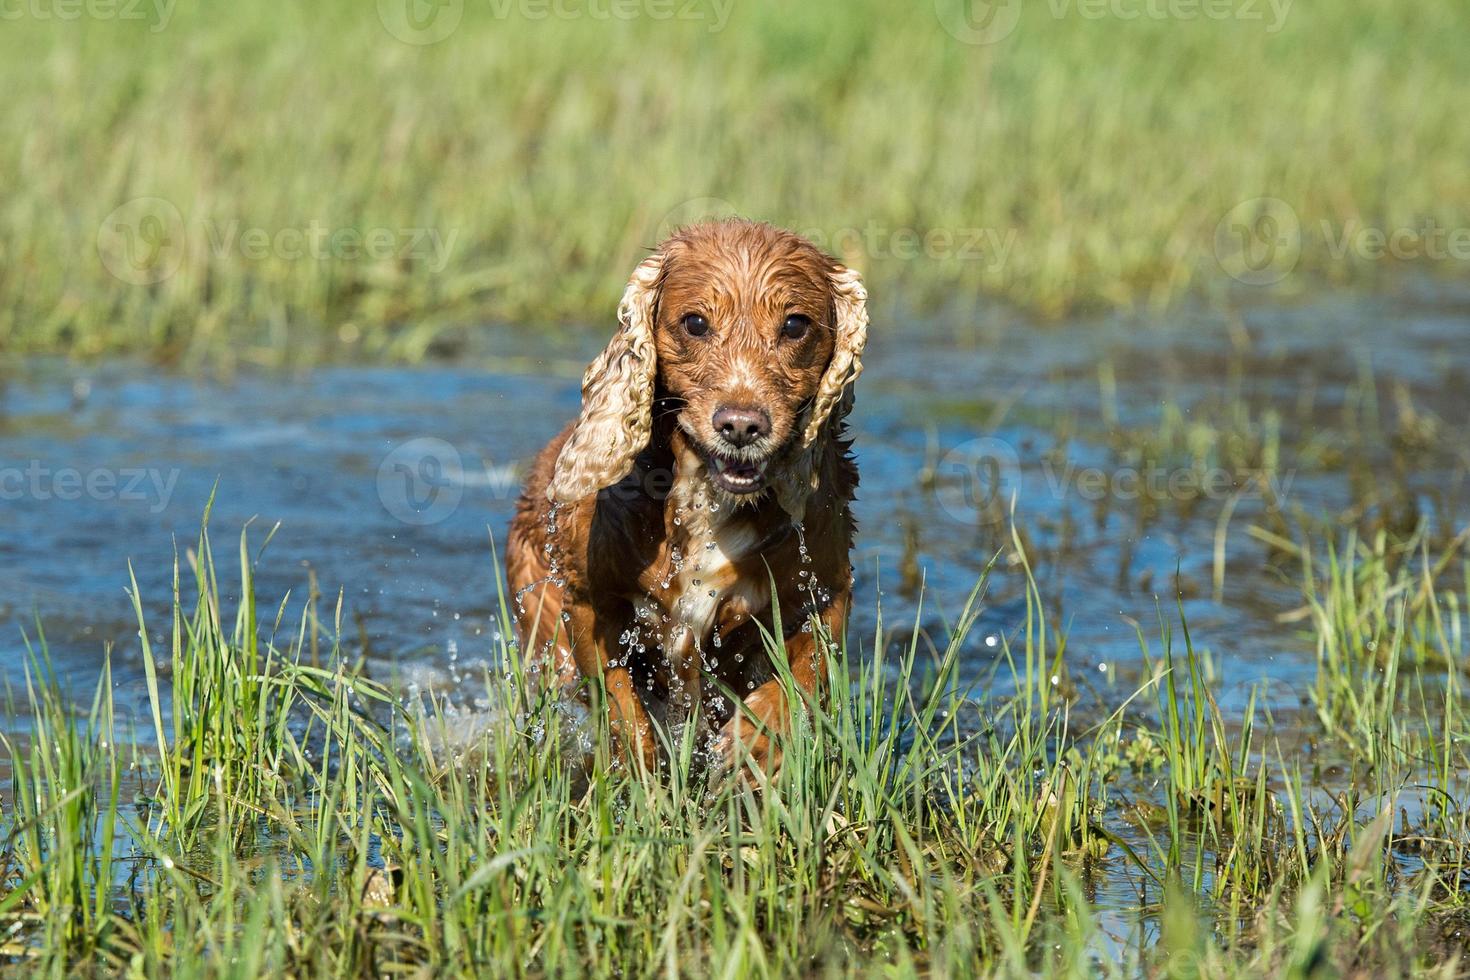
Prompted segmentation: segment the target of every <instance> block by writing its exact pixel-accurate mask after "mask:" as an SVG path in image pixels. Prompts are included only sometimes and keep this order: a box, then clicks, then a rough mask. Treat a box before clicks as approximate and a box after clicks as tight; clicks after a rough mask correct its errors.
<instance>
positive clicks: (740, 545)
mask: <svg viewBox="0 0 1470 980" xmlns="http://www.w3.org/2000/svg"><path fill="white" fill-rule="evenodd" d="M684 462H685V463H686V465H685V466H681V468H680V479H679V480H678V481H676V482H675V484H674V488H673V493H672V499H673V502H674V505H675V520H676V521H678V524H677V525H676V529H677V530H678V531H679V532H682V533H676V534H675V535H674V537H675V539H676V540H679V541H681V543H682V544H681V547H680V548H677V549H675V550H674V551H673V552H672V554H671V559H670V566H671V567H670V573H669V576H668V581H669V586H670V591H671V592H672V593H673V602H672V604H671V607H670V609H669V612H670V617H671V623H670V626H671V630H670V634H671V636H670V639H678V638H679V636H678V634H683V635H684V636H685V637H689V638H692V639H693V641H694V643H695V645H696V647H698V648H701V649H706V650H707V649H708V648H709V641H710V639H711V633H712V632H713V630H714V628H715V625H716V623H717V622H718V617H719V614H720V610H721V608H722V606H723V605H724V604H725V603H727V602H730V601H736V602H738V603H739V604H740V605H741V606H742V607H743V608H744V610H745V611H746V613H747V614H754V613H755V612H757V611H759V610H761V609H763V608H765V605H766V603H767V601H768V600H769V593H770V589H769V586H768V583H767V582H766V581H765V579H763V578H761V577H759V576H753V575H745V576H742V574H741V572H740V570H739V569H738V568H737V563H738V562H741V561H743V560H745V559H747V558H749V557H750V556H751V554H752V552H753V551H754V550H755V549H756V547H757V546H758V545H759V544H760V535H759V532H758V531H757V528H756V526H755V524H754V523H753V522H752V521H751V519H750V518H749V517H748V516H747V515H746V514H744V513H742V512H741V509H740V508H739V507H738V506H736V504H735V503H734V502H732V501H730V500H729V499H728V498H727V499H725V500H723V501H722V500H720V499H718V497H716V495H715V494H713V493H712V492H711V491H710V485H709V481H708V480H707V479H706V478H705V475H704V471H703V463H701V462H697V461H693V460H689V461H684ZM688 463H693V465H687V464H688ZM686 474H687V476H686ZM717 642H718V641H716V645H717ZM678 645H679V644H677V643H676V646H678Z"/></svg>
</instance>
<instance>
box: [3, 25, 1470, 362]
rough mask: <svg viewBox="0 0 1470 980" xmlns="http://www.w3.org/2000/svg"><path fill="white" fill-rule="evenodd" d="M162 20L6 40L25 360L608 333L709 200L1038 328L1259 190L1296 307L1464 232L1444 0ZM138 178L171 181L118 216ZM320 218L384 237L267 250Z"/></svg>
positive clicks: (875, 274)
mask: <svg viewBox="0 0 1470 980" xmlns="http://www.w3.org/2000/svg"><path fill="white" fill-rule="evenodd" d="M103 6H104V7H105V6H106V5H103ZM160 6H162V7H167V10H168V15H167V16H166V17H165V16H163V15H161V14H158V13H149V11H153V10H156V9H159V7H156V6H154V5H133V4H121V5H119V9H124V8H126V9H130V10H142V11H143V12H145V13H148V15H147V16H140V17H139V18H138V19H132V18H129V17H122V16H118V17H106V16H92V15H87V14H84V15H82V16H80V17H78V18H76V19H64V18H61V17H58V16H42V15H41V14H37V13H35V11H37V10H39V11H42V12H43V13H44V12H45V11H48V10H50V9H51V7H50V6H49V5H47V4H44V3H41V4H25V5H19V6H17V7H16V11H17V12H18V15H17V16H15V17H7V19H6V21H5V29H4V31H3V32H0V81H3V82H4V85H5V90H6V95H7V97H6V98H5V99H4V100H3V102H0V177H3V178H4V180H5V184H6V186H7V188H8V191H7V194H6V197H5V200H4V202H3V203H0V344H4V345H5V346H6V347H9V348H11V349H18V350H23V351H58V350H64V351H70V352H75V353H81V354H97V353H102V352H107V351H117V350H133V351H139V350H141V351H151V352H154V353H157V354H159V355H160V356H164V357H170V358H178V359H184V360H191V359H199V358H206V357H207V358H210V359H223V360H229V359H240V360H247V361H250V360H263V361H269V362H273V363H287V362H290V363H298V362H299V361H300V359H302V358H303V357H308V356H314V355H322V354H326V353H332V352H336V353H342V352H347V353H352V354H360V355H366V356H385V357H394V358H406V359H412V358H417V357H422V356H424V355H425V354H427V353H430V352H433V351H436V350H444V349H447V346H446V345H448V344H451V343H454V342H456V341H457V340H458V339H459V338H460V337H461V336H462V335H461V334H460V333H459V332H457V331H456V330H455V329H454V328H455V326H456V325H463V324H481V323H484V322H486V321H490V322H507V321H508V322H516V323H526V322H534V323H541V324H545V323H549V322H559V321H563V320H575V321H584V322H585V321H598V322H600V321H603V320H605V319H607V317H608V315H609V311H610V310H611V308H612V306H613V304H614V302H615V300H616V296H617V294H618V290H619V288H620V285H619V280H620V278H621V277H622V276H624V275H625V274H626V272H627V271H628V270H629V269H630V268H631V267H632V265H633V264H634V263H635V261H636V260H637V258H638V257H639V256H640V255H641V254H642V251H643V249H645V248H646V247H648V246H650V245H652V244H653V243H654V242H655V241H656V239H657V237H658V235H659V233H660V230H661V229H664V228H666V227H667V226H668V224H669V223H670V222H677V221H678V220H683V219H689V218H694V217H698V216H700V214H701V213H703V212H704V211H707V210H711V209H713V210H720V209H722V208H723V207H724V206H725V205H724V204H719V203H713V202H711V201H710V199H718V200H719V201H723V202H725V203H726V204H728V205H729V206H731V207H733V208H734V209H736V210H738V211H740V212H742V213H744V214H747V215H749V216H753V217H758V218H765V219H769V220H773V221H776V222H779V223H782V224H785V225H788V226H791V227H793V228H795V229H798V230H801V231H805V232H809V233H812V234H813V235H814V237H816V238H818V239H820V240H821V241H822V243H823V244H826V245H827V246H828V247H830V248H831V249H833V250H834V251H836V252H838V253H840V254H841V255H842V256H843V257H844V258H846V259H848V260H849V261H850V262H852V263H853V264H855V265H857V266H859V267H861V268H862V269H864V270H865V272H866V273H867V275H868V277H869V280H870V282H871V285H872V286H873V287H874V288H873V294H874V296H875V297H878V298H879V299H880V300H881V301H882V302H883V303H885V304H889V305H895V304H901V305H904V306H916V305H924V304H926V303H929V302H942V303H945V304H948V305H953V304H956V303H958V304H960V305H961V306H962V307H963V306H964V305H966V304H969V303H972V302H975V301H977V300H978V298H979V297H981V296H995V297H1001V298H1003V299H1005V300H1008V301H1013V302H1015V303H1019V304H1021V305H1023V306H1025V307H1028V308H1030V309H1033V310H1037V311H1040V312H1042V313H1045V314H1061V313H1064V312H1066V311H1068V310H1071V309H1075V308H1077V307H1079V306H1097V305H1105V306H1112V305H1122V306H1135V305H1159V304H1164V303H1169V302H1171V301H1174V300H1176V299H1178V298H1179V297H1181V296H1182V295H1185V294H1188V293H1191V292H1194V291H1205V292H1214V291H1215V290H1216V289H1217V287H1220V286H1221V285H1222V284H1223V285H1229V284H1231V282H1232V281H1231V280H1230V279H1229V278H1228V277H1227V276H1226V275H1225V274H1224V272H1223V271H1222V268H1221V266H1220V264H1219V262H1218V261H1217V256H1216V254H1215V240H1216V232H1217V229H1218V228H1219V227H1220V224H1221V221H1222V219H1224V218H1225V216H1226V215H1227V214H1228V213H1230V212H1231V210H1232V208H1234V207H1235V206H1236V205H1238V204H1240V203H1241V202H1245V201H1250V200H1254V199H1257V198H1261V197H1272V198H1278V199H1280V200H1282V201H1284V202H1286V203H1287V204H1288V205H1289V206H1290V208H1291V209H1292V210H1293V212H1294V213H1295V215H1296V216H1297V218H1298V219H1299V222H1300V231H1301V239H1302V255H1301V259H1300V262H1299V263H1296V264H1295V265H1291V266H1290V269H1289V271H1290V274H1289V275H1287V277H1286V278H1285V279H1284V281H1283V282H1282V283H1281V285H1280V288H1281V289H1284V290H1285V291H1286V292H1288V293H1292V292H1300V291H1301V290H1302V289H1303V288H1304V287H1305V286H1306V284H1308V283H1311V282H1313V281H1317V280H1326V281H1329V282H1342V281H1352V280H1360V279H1368V280H1372V279H1373V278H1374V277H1376V276H1378V275H1379V274H1381V273H1382V272H1383V270H1385V269H1387V268H1389V267H1391V266H1392V265H1394V264H1395V262H1394V261H1393V260H1379V259H1376V258H1374V257H1373V256H1371V255H1365V254H1363V253H1361V251H1353V250H1350V251H1349V253H1348V254H1346V255H1337V254H1334V252H1335V248H1334V244H1333V243H1334V242H1335V241H1337V240H1339V239H1341V237H1342V236H1343V234H1344V233H1346V232H1350V231H1351V230H1352V229H1353V228H1354V227H1366V228H1369V229H1379V230H1382V231H1384V232H1385V233H1387V232H1392V231H1394V230H1396V229H1401V228H1408V229H1416V230H1420V231H1423V230H1424V229H1425V227H1426V223H1429V224H1430V225H1431V226H1432V227H1434V228H1438V229H1442V230H1444V231H1446V232H1448V231H1451V230H1455V229H1463V228H1464V227H1465V226H1466V223H1467V221H1470V214H1467V211H1466V204H1465V202H1466V201H1470V175H1467V171H1466V168H1465V167H1464V166H1463V163H1464V161H1465V160H1466V159H1470V125H1467V123H1466V119H1465V114H1464V113H1463V112H1462V111H1461V103H1462V101H1463V100H1462V98H1461V94H1462V86H1461V71H1460V65H1461V61H1462V58H1461V53H1462V52H1461V48H1462V45H1461V43H1460V42H1461V39H1462V38H1463V37H1464V36H1465V33H1466V31H1467V29H1470V20H1467V16H1470V15H1467V9H1466V7H1465V6H1464V5H1463V4H1461V3H1458V2H1456V0H1424V2H1419V3H1413V4H1405V3H1393V2H1389V0H1343V2H1338V3H1311V4H1308V3H1298V4H1294V5H1290V6H1289V8H1288V9H1287V10H1286V11H1285V17H1284V18H1283V19H1282V20H1281V21H1280V22H1279V24H1277V23H1276V19H1275V17H1274V15H1271V14H1270V13H1269V8H1270V6H1271V5H1268V4H1266V3H1260V4H1253V5H1247V4H1244V3H1242V4H1238V5H1237V7H1239V8H1241V9H1242V10H1251V9H1254V10H1258V11H1260V12H1261V13H1262V14H1263V16H1262V18H1261V19H1253V18H1250V17H1229V18H1225V19H1223V20H1217V19H1212V18H1207V17H1203V16H1200V17H1195V18H1193V19H1181V18H1171V17H1166V18H1163V19H1160V18H1156V17H1152V16H1139V17H1135V18H1131V19H1129V18H1125V17H1119V16H1112V15H1106V16H1100V17H1099V16H1095V15H1089V14H1086V13H1084V12H1083V10H1082V5H1062V4H1051V3H1049V4H1041V3H1028V4H1025V5H1024V7H1023V8H1022V18H1021V21H1020V23H1019V25H1018V26H1017V27H1016V29H1015V31H1014V32H1013V33H1011V34H1010V35H1009V36H1007V37H1005V38H1004V39H1003V40H1000V41H998V42H997V43H994V44H987V45H972V44H966V43H962V42H961V41H959V40H956V39H955V38H954V37H953V36H951V34H950V33H948V32H947V31H946V30H945V29H944V27H943V26H942V21H943V20H944V19H945V18H947V17H949V16H950V15H955V14H959V13H962V12H963V10H962V8H963V7H964V6H965V5H964V4H962V3H960V2H959V0H956V2H955V3H953V4H951V3H949V0H941V3H940V4H939V6H938V8H937V9H936V6H935V5H934V4H930V3H922V4H919V5H917V6H914V5H894V4H885V3H880V2H878V0H858V2H856V3H843V4H838V3H835V2H830V0H818V2H811V3H805V4H800V5H790V4H778V5H769V4H753V3H745V2H743V0H737V2H735V3H734V4H732V5H731V6H730V8H729V10H728V11H727V13H728V16H727V17H726V18H725V19H724V20H723V21H720V20H718V19H717V15H716V8H715V5H714V4H713V3H699V2H695V3H693V4H685V3H681V4H677V5H675V6H677V7H680V8H681V9H692V11H693V12H694V13H695V14H697V15H698V16H696V17H683V16H676V17H671V18H667V19H659V18H656V17H654V16H650V15H646V14H642V13H639V14H636V15H635V16H633V17H631V18H630V19H627V20H621V19H612V20H608V19H605V18H599V17H594V16H591V15H590V14H589V15H586V16H578V17H563V16H547V17H545V18H535V17H532V16H527V7H528V5H527V4H523V3H499V2H495V3H477V2H469V3H465V4H463V5H462V7H463V12H462V17H461V18H460V20H459V21H458V26H457V28H456V29H455V30H454V31H453V32H452V33H450V34H449V35H448V36H447V37H445V38H444V39H443V40H441V41H439V42H438V43H435V44H430V45H425V46H416V45H412V44H406V43H403V42H402V41H400V40H398V39H396V38H395V37H394V36H393V35H392V34H390V33H389V31H388V30H387V29H385V27H384V22H383V20H382V19H381V18H380V17H379V15H378V9H377V8H379V7H382V8H385V9H388V10H389V11H390V12H391V11H392V10H393V9H396V8H395V0H385V3H383V4H378V5H373V4H368V5H366V6H364V5H363V4H360V3H347V2H342V0H328V2H323V3H315V4H310V5H294V6H290V7H281V6H279V5H264V6H263V5H258V4H228V3H224V2H222V0H184V2H181V3H178V4H177V6H170V5H168V4H162V5H160ZM439 6H442V7H448V8H450V9H457V8H458V7H459V6H461V5H457V4H450V5H439ZM591 6H592V5H585V7H584V5H577V4H570V5H568V4H560V5H558V7H559V8H569V9H573V10H583V9H586V8H589V7H591ZM1094 6H1095V5H1089V9H1092V8H1093V7H1094ZM1123 6H1124V7H1127V8H1128V9H1134V8H1140V9H1141V8H1143V7H1144V6H1145V5H1143V4H1136V5H1131V6H1130V5H1127V4H1125V5H1123ZM1147 6H1148V7H1149V8H1150V9H1168V8H1169V5H1164V4H1151V5H1147ZM1179 6H1181V7H1182V6H1184V5H1179ZM1216 6H1218V5H1216ZM420 7H422V8H424V9H426V10H429V9H438V7H434V6H433V5H428V4H421V5H420ZM88 9H89V10H90V9H91V7H90V6H89V7H88ZM645 9H651V5H643V6H639V7H638V10H639V11H644V10H645ZM941 12H942V14H943V16H941ZM390 19H391V18H390ZM1273 26H1274V27H1279V29H1276V30H1273V29H1272V28H1273ZM716 28H717V29H716ZM143 197H146V198H156V199H161V201H163V202H166V203H165V204H158V203H157V202H155V203H154V204H153V205H132V206H130V207H127V208H124V210H123V211H122V212H117V210H116V209H118V208H119V207H120V206H124V205H126V204H127V202H130V201H134V200H135V199H137V198H143ZM701 202H703V203H701ZM109 216H111V217H109ZM175 222H176V223H175ZM1324 223H1325V224H1324ZM1355 223H1356V224H1355ZM313 228H317V229H320V230H321V231H322V232H323V233H331V232H337V231H345V232H356V233H361V234H363V235H366V234H368V233H369V232H375V231H382V232H386V233H387V234H388V236H389V239H388V240H389V242H390V243H391V244H390V246H389V247H388V248H386V249H385V250H384V253H383V254H381V255H379V256H378V257H374V258H368V257H362V256H359V255H354V254H351V253H352V249H351V248H350V247H347V246H341V245H337V246H334V245H332V244H330V243H327V244H325V245H322V246H321V247H320V248H318V249H317V251H316V252H315V253H314V252H312V251H311V250H310V247H309V246H304V245H303V244H302V243H301V242H300V241H299V240H294V239H291V238H289V237H288V238H287V239H280V238H279V237H278V236H279V235H280V234H281V233H283V232H285V233H287V235H288V236H290V235H292V234H294V233H295V232H302V233H311V232H312V229H313ZM848 229H852V230H854V232H855V233H852V234H848V233H846V230H848ZM99 232H100V233H101V234H100V240H99ZM421 233H432V234H434V235H437V236H438V244H437V245H436V244H434V242H433V241H432V239H430V238H427V237H425V236H424V235H421ZM129 236H131V238H129ZM926 236H927V237H926ZM130 248H131V249H132V251H129V249H130ZM303 248H305V249H306V252H305V254H298V252H300V251H301V250H302V249H303ZM104 256H105V257H106V258H107V259H109V260H110V261H113V262H114V269H116V268H118V266H117V265H116V262H117V261H123V262H125V263H126V264H125V265H123V266H122V267H121V269H122V272H121V275H122V279H121V280H120V279H119V278H118V277H117V275H115V274H114V273H113V272H109V270H108V266H107V263H106V262H104ZM1432 264H1438V265H1441V266H1445V265H1457V264H1456V263H1453V262H1451V261H1448V260H1447V261H1446V262H1440V263H1432ZM1288 265H1290V264H1289V263H1288ZM154 280H156V281H154Z"/></svg>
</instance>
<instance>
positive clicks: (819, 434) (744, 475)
mask: <svg viewBox="0 0 1470 980" xmlns="http://www.w3.org/2000/svg"><path fill="white" fill-rule="evenodd" d="M618 320H619V324H620V325H619V329H618V332H617V334H616V336H614V337H613V339H612V341H611V342H610V343H609V344H608V346H607V349H606V350H604V351H603V352H602V353H601V354H600V355H599V356H598V357H597V359H596V360H594V361H593V362H592V365H591V366H590V367H589V368H588V369H587V373H586V375H585V376H584V377H583V379H582V412H581V415H580V416H579V417H578V418H577V420H576V421H575V422H574V423H572V424H571V425H570V426H568V427H567V428H566V429H565V430H563V431H562V433H561V434H560V435H558V436H557V437H556V438H555V439H553V440H552V441H551V443H550V444H549V445H547V447H546V448H545V449H544V450H542V452H541V453H540V455H539V456H538V457H537V459H536V462H535V464H534V467H533V469H532V471H531V474H530V476H529V479H528V480H527V483H526V486H525V488H524V490H523V492H522V494H521V498H520V501H519V503H518V505H517V511H516V516H515V518H514V519H513V521H512V522H511V527H510V541H509V546H508V548H507V553H506V567H507V573H508V580H509V583H510V586H511V588H512V589H513V590H514V592H515V597H516V618H517V626H518V629H519V632H520V643H521V650H522V651H524V655H525V656H526V658H527V660H528V662H529V663H530V664H532V665H533V666H537V667H546V668H548V669H552V670H555V671H556V673H557V676H558V678H559V680H560V681H561V682H562V683H563V684H565V685H566V686H567V687H568V688H581V690H582V692H583V693H584V695H585V694H586V692H589V691H595V690H596V689H597V687H598V685H597V684H596V683H595V682H594V683H591V684H587V685H585V686H584V685H583V681H584V680H592V679H594V678H597V677H601V679H602V689H603V690H605V692H606V701H607V708H608V711H609V712H610V718H611V722H612V729H613V733H614V737H615V740H616V741H617V742H618V743H619V745H620V747H621V748H622V749H623V750H625V751H628V752H631V753H632V754H633V755H634V756H635V757H637V758H638V759H640V760H641V761H642V763H643V764H644V765H647V766H650V767H652V766H654V765H655V764H656V763H657V759H658V741H657V738H656V736H655V729H654V722H655V721H657V722H659V723H661V724H663V725H665V726H667V727H668V728H669V729H670V730H677V729H678V727H679V726H681V725H684V724H686V723H688V722H689V721H690V720H691V719H698V722H699V724H702V725H705V726H708V731H709V733H710V734H711V735H712V736H714V737H713V739H712V741H710V742H708V743H707V745H708V748H709V750H710V752H711V756H712V759H713V761H714V764H715V767H716V768H717V769H726V770H729V769H733V768H735V767H736V766H738V765H739V764H740V763H741V762H742V761H748V762H750V763H753V764H755V765H757V766H760V767H763V768H764V769H765V771H767V772H771V771H774V770H775V768H776V767H778V766H779V765H780V757H781V756H780V749H779V747H778V745H777V742H776V741H773V739H772V737H771V736H773V735H775V736H779V735H780V734H781V733H783V732H784V731H785V730H786V729H787V727H788V726H789V721H790V711H789V709H788V706H787V704H786V689H785V687H784V685H783V683H782V681H781V679H780V677H779V675H778V672H777V670H776V667H775V665H774V664H773V662H772V657H771V654H770V652H769V650H768V644H767V643H765V642H763V638H762V629H761V627H764V629H765V631H766V632H767V633H768V634H774V632H775V626H774V624H775V623H776V622H777V621H778V620H777V619H776V617H775V614H776V613H777V612H779V623H780V627H781V631H782V632H783V633H784V634H785V635H784V640H785V643H784V646H785V653H786V658H787V662H788V663H789V666H790V672H791V676H792V678H793V679H794V680H795V683H796V685H797V687H799V688H800V690H801V692H802V693H803V696H811V697H815V698H820V697H821V696H822V695H823V693H824V691H825V687H826V669H825V662H824V657H823V656H822V654H821V652H820V650H819V647H818V644H819V642H820V641H819V637H818V634H819V633H820V634H822V635H825V636H828V637H832V638H835V639H838V640H840V639H841V637H842V632H843V628H844V624H845V619H846V616H847V611H848V605H849V602H850V599H851V594H852V566H851V564H850V561H849V551H850V550H851V547H852V538H853V531H854V524H853V518H852V514H851V511H850V505H851V501H852V498H853V492H854V490H855V489H856V486H857V468H856V466H855V465H854V463H853V460H852V457H851V455H850V453H849V452H848V446H849V442H848V441H847V440H845V439H844V428H845V424H844V417H845V416H846V414H847V412H848V409H849V407H850V406H851V404H852V384H853V382H854V381H855V380H856V379H857V376H858V374H859V372H860V371H861V370H862V363H861V355H862V351H863V344H864V342H865V340H866V339H867V330H868V314H867V293H866V291H865V290H864V289H863V284H862V280H861V279H860V278H859V276H858V274H857V273H856V272H853V271H852V270H851V269H847V268H844V267H843V266H841V265H839V264H838V263H836V262H835V261H833V260H832V259H831V258H829V257H828V256H826V255H824V254H823V253H822V252H821V251H819V250H818V249H817V248H816V247H815V246H813V245H811V244H810V243H809V242H807V241H805V240H804V239H802V238H799V237H797V236H796V235H793V234H791V233H789V232H786V231H782V230H780V229H777V228H773V227H771V226H769V225H765V224H757V223H754V222H748V221H737V220H729V221H719V222H711V223H706V224H700V225H696V226H694V227H690V228H686V229H684V230H682V231H680V232H678V233H677V234H675V235H674V236H673V237H671V238H670V239H669V240H668V241H666V242H664V243H663V244H662V245H661V246H659V248H658V250H657V251H656V252H655V253H654V254H653V255H651V256H650V257H649V258H647V259H645V260H644V261H643V262H642V264H640V265H639V266H638V268H637V269H635V270H634V272H633V277H632V279H631V280H629V282H628V288H627V291H626V292H625V293H624V294H623V300H622V303H621V304H620V305H619V307H618ZM773 591H774V602H773V601H772V600H773ZM758 623H759V625H757V624H758ZM730 692H733V694H734V696H735V697H736V698H739V699H740V701H741V702H742V704H735V703H733V702H732V699H731V698H730V697H728V696H727V693H730ZM742 705H743V706H742ZM747 752H748V755H747V754H746V753H747Z"/></svg>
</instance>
